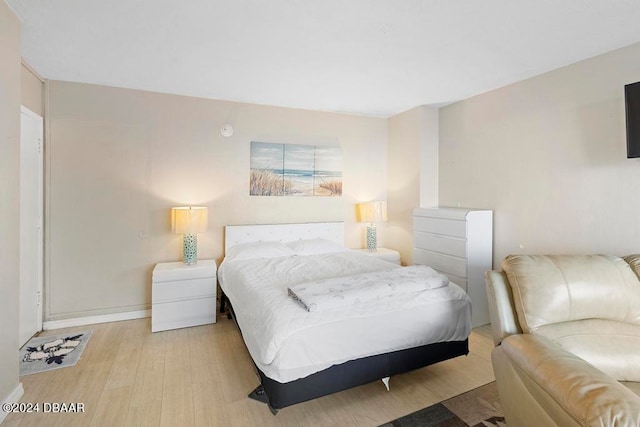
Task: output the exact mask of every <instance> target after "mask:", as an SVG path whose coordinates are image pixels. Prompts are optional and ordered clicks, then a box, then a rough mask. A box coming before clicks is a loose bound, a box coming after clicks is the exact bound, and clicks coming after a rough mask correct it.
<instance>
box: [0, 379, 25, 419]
mask: <svg viewBox="0 0 640 427" xmlns="http://www.w3.org/2000/svg"><path fill="white" fill-rule="evenodd" d="M23 394H24V388H22V383H18V385H17V386H16V388H14V389H13V391H12V392H11V393H9V396H7V398H6V399H5V400H3V401H2V406H4V404H5V403H18V402H19V401H20V398H21V397H22V395H23ZM7 415H9V413H8V412H5V411H1V410H0V424H2V422H3V421H4V419H5V418H6V417H7Z"/></svg>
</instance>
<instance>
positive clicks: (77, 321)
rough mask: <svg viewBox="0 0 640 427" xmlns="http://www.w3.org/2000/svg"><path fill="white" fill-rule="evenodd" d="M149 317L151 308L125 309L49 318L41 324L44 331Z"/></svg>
mask: <svg viewBox="0 0 640 427" xmlns="http://www.w3.org/2000/svg"><path fill="white" fill-rule="evenodd" d="M145 317H151V310H138V311H127V312H125V313H113V314H103V315H100V316H88V317H76V318H73V319H63V320H49V321H46V322H44V323H43V324H42V329H43V330H45V331H48V330H51V329H60V328H69V327H72V326H84V325H95V324H96V323H109V322H120V321H122V320H133V319H143V318H145Z"/></svg>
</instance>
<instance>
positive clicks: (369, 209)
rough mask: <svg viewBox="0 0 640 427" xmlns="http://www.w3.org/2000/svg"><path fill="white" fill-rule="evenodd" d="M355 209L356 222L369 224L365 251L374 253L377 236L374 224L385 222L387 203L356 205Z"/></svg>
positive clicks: (376, 245) (376, 246) (375, 202)
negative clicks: (356, 214)
mask: <svg viewBox="0 0 640 427" xmlns="http://www.w3.org/2000/svg"><path fill="white" fill-rule="evenodd" d="M356 209H357V213H358V221H360V222H368V223H369V224H370V225H368V226H367V249H368V250H370V251H371V252H375V251H376V250H377V248H378V236H377V233H376V226H375V223H376V222H384V221H386V220H387V202H385V201H381V200H380V201H374V202H367V203H358V204H357V205H356Z"/></svg>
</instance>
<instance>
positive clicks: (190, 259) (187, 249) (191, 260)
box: [182, 233, 198, 265]
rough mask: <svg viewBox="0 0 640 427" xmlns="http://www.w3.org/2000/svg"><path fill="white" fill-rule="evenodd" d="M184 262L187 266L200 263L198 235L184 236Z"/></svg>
mask: <svg viewBox="0 0 640 427" xmlns="http://www.w3.org/2000/svg"><path fill="white" fill-rule="evenodd" d="M182 261H183V262H184V263H185V264H187V265H193V264H195V263H197V262H198V235H197V234H195V233H194V234H185V235H184V236H182Z"/></svg>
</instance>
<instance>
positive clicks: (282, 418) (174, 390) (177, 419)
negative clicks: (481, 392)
mask: <svg viewBox="0 0 640 427" xmlns="http://www.w3.org/2000/svg"><path fill="white" fill-rule="evenodd" d="M89 329H90V330H93V335H92V337H91V339H90V340H89V343H88V344H87V347H86V348H85V350H84V353H83V355H82V358H81V359H80V361H79V362H78V364H77V365H76V366H74V367H70V368H64V369H57V370H54V371H49V372H44V373H40V374H33V375H27V376H24V377H21V382H22V384H23V386H24V389H25V394H24V396H23V398H22V399H21V402H32V403H35V402H40V403H42V402H58V403H63V402H64V403H69V402H81V403H84V407H85V412H84V413H80V414H51V413H49V414H45V413H42V412H40V413H31V414H10V415H9V416H8V417H7V418H6V420H5V422H4V423H3V427H9V426H10V427H13V426H20V427H24V426H90V425H91V426H128V425H131V426H138V425H140V426H144V425H149V426H158V425H160V426H208V425H220V426H258V425H264V426H324V425H326V426H337V425H340V426H346V425H349V426H351V425H354V426H375V425H380V424H382V423H385V422H388V421H390V420H393V419H395V418H398V417H401V416H403V415H406V414H408V413H411V412H414V411H416V410H418V409H421V408H424V407H426V406H429V405H432V404H434V403H436V402H439V401H442V400H444V399H447V398H449V397H452V396H455V395H457V394H460V393H463V392H465V391H467V390H471V389H473V388H476V387H479V386H481V385H483V384H486V383H488V382H491V381H493V380H494V375H493V370H492V368H491V361H490V353H491V349H492V348H493V342H492V340H491V331H490V329H489V327H487V326H485V327H480V328H476V329H474V331H473V333H472V334H471V337H470V340H469V341H470V353H469V355H467V356H462V357H458V358H455V359H452V360H448V361H445V362H441V363H438V364H436V365H432V366H429V367H426V368H422V369H419V370H417V371H414V372H410V373H407V374H402V375H398V376H395V377H392V378H391V384H390V386H391V390H390V391H388V392H387V391H386V389H385V387H384V385H383V384H382V382H381V381H376V382H374V383H371V384H367V385H364V386H360V387H356V388H353V389H350V390H346V391H343V392H340V393H336V394H333V395H330V396H325V397H322V398H319V399H316V400H313V401H310V402H305V403H301V404H298V405H294V406H291V407H288V408H284V409H282V410H281V411H280V412H279V413H278V414H277V415H276V416H273V415H272V414H271V412H270V411H269V410H268V408H267V406H266V405H264V404H261V403H259V402H256V401H253V400H251V399H249V398H248V397H247V394H248V393H249V392H251V391H252V390H253V389H254V388H255V387H256V386H257V385H258V379H257V376H256V374H255V373H254V371H253V365H252V363H251V360H250V358H249V354H248V352H247V350H246V348H245V347H244V343H243V342H242V338H241V336H240V334H239V332H238V330H237V328H236V326H235V324H234V323H233V321H231V320H227V318H226V317H224V316H220V315H218V323H216V324H214V325H206V326H198V327H193V328H186V329H178V330H173V331H165V332H157V333H155V334H152V333H151V326H150V319H141V320H131V321H124V322H114V323H105V324H100V325H89V326H83V327H75V328H67V329H60V330H56V331H46V332H43V333H42V334H41V335H42V336H46V335H54V334H57V333H59V332H75V331H82V330H89Z"/></svg>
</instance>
